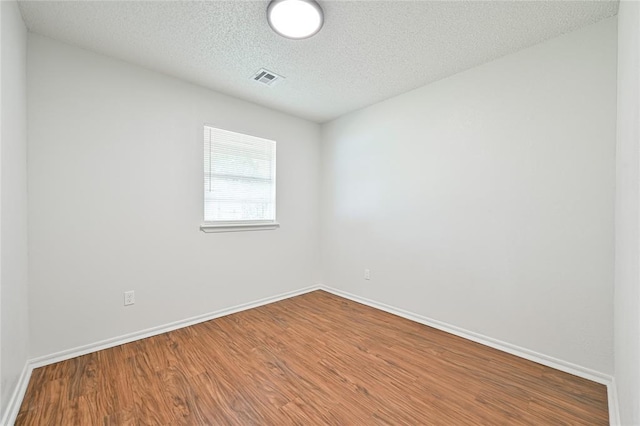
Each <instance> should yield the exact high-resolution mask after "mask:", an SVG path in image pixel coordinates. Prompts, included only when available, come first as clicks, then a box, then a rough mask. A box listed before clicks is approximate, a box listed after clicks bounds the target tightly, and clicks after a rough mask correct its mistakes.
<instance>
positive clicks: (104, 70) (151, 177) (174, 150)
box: [28, 34, 320, 356]
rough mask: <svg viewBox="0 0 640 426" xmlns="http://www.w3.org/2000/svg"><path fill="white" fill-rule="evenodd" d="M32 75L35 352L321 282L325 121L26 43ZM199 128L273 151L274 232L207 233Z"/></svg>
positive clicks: (40, 41) (40, 42)
mask: <svg viewBox="0 0 640 426" xmlns="http://www.w3.org/2000/svg"><path fill="white" fill-rule="evenodd" d="M28 71H29V73H28V89H29V92H28V93H29V97H28V101H29V106H28V111H29V116H28V117H29V132H30V135H29V220H30V223H29V225H30V240H29V244H30V293H29V295H30V302H31V331H32V333H31V339H32V340H31V343H32V346H31V348H32V349H31V355H32V356H42V355H47V354H51V353H54V352H57V351H61V350H65V349H69V348H74V347H77V346H79V345H84V344H90V343H93V342H96V341H100V340H103V339H107V338H112V337H117V336H121V335H123V334H126V333H131V332H135V331H139V330H143V329H146V328H150V327H154V326H159V325H163V324H166V323H169V322H172V321H177V320H180V319H185V318H189V317H192V316H196V315H200V314H205V313H208V312H212V311H217V310H220V309H223V308H226V307H231V306H235V305H238V304H241V303H245V302H251V301H254V300H258V299H261V298H264V297H268V296H274V295H277V294H279V293H283V292H286V291H290V290H295V289H299V288H303V287H307V286H309V285H313V284H315V283H317V281H318V272H317V270H318V263H319V262H318V251H319V248H318V211H319V209H318V198H319V197H318V188H319V184H318V170H319V160H318V158H319V145H318V143H319V132H320V129H319V126H318V125H317V124H315V123H311V122H308V121H305V120H302V119H299V118H294V117H291V116H288V115H285V114H283V113H278V112H274V111H272V110H269V109H267V108H264V107H260V106H257V105H254V104H250V103H247V102H244V101H239V100H237V99H234V98H231V97H228V96H224V95H221V94H219V93H216V92H212V91H210V90H206V89H203V88H201V87H197V86H194V85H190V84H187V83H185V82H182V81H180V80H177V79H174V78H170V77H167V76H164V75H161V74H157V73H154V72H151V71H148V70H145V69H142V68H139V67H136V66H133V65H130V64H127V63H124V62H120V61H117V60H114V59H111V58H108V57H106V56H101V55H98V54H94V53H91V52H88V51H84V50H81V49H79V48H75V47H72V46H69V45H65V44H62V43H59V42H56V41H53V40H51V39H47V38H43V37H41V36H37V35H32V34H30V35H29V62H28ZM256 90H270V89H269V88H267V87H262V86H256ZM205 123H206V124H209V125H213V126H216V127H220V128H223V129H226V130H232V131H236V132H243V133H247V134H251V135H255V136H259V137H264V138H268V139H273V140H275V141H276V142H277V160H278V169H277V220H278V221H279V222H280V224H281V227H280V229H277V230H270V231H251V232H230V233H216V234H205V233H203V232H201V231H200V230H199V225H200V224H201V222H202V220H203V181H204V180H203V125H204V124H205ZM127 290H134V291H135V300H136V302H135V305H132V306H127V307H125V306H123V292H124V291H127Z"/></svg>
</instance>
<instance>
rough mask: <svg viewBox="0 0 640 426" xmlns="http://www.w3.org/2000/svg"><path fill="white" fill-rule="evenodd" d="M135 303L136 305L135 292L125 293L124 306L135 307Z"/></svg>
mask: <svg viewBox="0 0 640 426" xmlns="http://www.w3.org/2000/svg"><path fill="white" fill-rule="evenodd" d="M134 303H136V295H135V293H134V292H133V290H131V291H125V292H124V306H127V305H133V304H134Z"/></svg>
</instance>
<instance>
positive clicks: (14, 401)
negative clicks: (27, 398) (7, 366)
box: [0, 361, 33, 426]
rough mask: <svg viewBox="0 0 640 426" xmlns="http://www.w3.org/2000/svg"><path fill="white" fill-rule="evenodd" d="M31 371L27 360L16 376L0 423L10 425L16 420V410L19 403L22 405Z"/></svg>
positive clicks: (5, 425)
mask: <svg viewBox="0 0 640 426" xmlns="http://www.w3.org/2000/svg"><path fill="white" fill-rule="evenodd" d="M32 371H33V367H32V366H31V365H30V363H29V361H27V362H26V363H25V364H24V368H23V369H22V372H21V373H20V377H19V378H18V383H17V384H16V387H15V389H14V390H13V393H12V394H11V399H9V405H7V410H6V411H5V413H4V416H2V420H0V425H4V426H7V425H12V424H14V423H15V422H16V417H18V412H19V411H20V405H22V400H23V399H24V394H25V392H27V385H28V384H29V379H30V378H31V372H32Z"/></svg>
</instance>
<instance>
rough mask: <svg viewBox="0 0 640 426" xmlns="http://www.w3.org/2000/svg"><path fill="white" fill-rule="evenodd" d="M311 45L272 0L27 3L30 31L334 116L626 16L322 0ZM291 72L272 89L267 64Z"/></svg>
mask: <svg viewBox="0 0 640 426" xmlns="http://www.w3.org/2000/svg"><path fill="white" fill-rule="evenodd" d="M320 3H321V5H322V7H323V9H324V11H325V24H324V27H323V28H322V30H321V31H320V33H318V34H317V35H316V36H314V37H312V38H309V39H306V40H288V39H284V38H282V37H280V36H278V35H277V34H275V33H274V32H273V31H272V30H271V29H270V28H269V26H268V24H267V21H266V7H267V4H268V0H265V1H207V2H201V1H200V2H196V1H179V2H167V1H129V2H119V1H44V2H39V1H21V2H20V8H21V11H22V15H23V17H24V20H25V22H26V24H27V26H28V28H29V29H30V30H31V31H33V32H35V33H39V34H42V35H45V36H48V37H51V38H54V39H58V40H61V41H64V42H67V43H70V44H74V45H78V46H81V47H83V48H86V49H89V50H92V51H95V52H99V53H103V54H106V55H109V56H113V57H116V58H120V59H123V60H126V61H129V62H131V63H135V64H139V65H142V66H144V67H146V68H149V69H152V70H156V71H160V72H163V73H166V74H170V75H173V76H175V77H179V78H181V79H183V80H186V81H190V82H193V83H196V84H199V85H202V86H205V87H209V88H211V89H214V90H217V91H220V92H223V93H226V94H229V95H232V96H235V97H238V98H242V99H246V100H249V101H253V102H256V103H259V104H262V105H265V106H268V107H271V108H274V109H278V110H281V111H284V112H287V113H290V114H293V115H297V116H300V117H304V118H307V119H310V120H313V121H317V122H324V121H327V120H330V119H332V118H335V117H338V116H340V115H342V114H344V113H347V112H350V111H353V110H355V109H358V108H362V107H365V106H367V105H370V104H372V103H375V102H378V101H380V100H383V99H386V98H389V97H391V96H394V95H397V94H399V93H403V92H406V91H408V90H410V89H413V88H416V87H419V86H422V85H424V84H426V83H429V82H432V81H435V80H438V79H441V78H444V77H446V76H449V75H451V74H454V73H457V72H460V71H462V70H465V69H468V68H470V67H473V66H475V65H478V64H481V63H483V62H487V61H490V60H492V59H495V58H498V57H500V56H502V55H505V54H508V53H511V52H515V51H517V50H520V49H522V48H525V47H528V46H531V45H533V44H535V43H539V42H541V41H543V40H546V39H549V38H551V37H555V36H558V35H560V34H563V33H566V32H569V31H572V30H574V29H577V28H579V27H581V26H584V25H588V24H591V23H594V22H596V21H598V20H600V19H603V18H606V17H609V16H613V15H615V14H616V13H617V9H618V3H617V1H614V2H610V1H557V0H556V1H322V0H320ZM262 67H264V68H267V69H269V70H271V71H274V72H276V73H278V74H280V75H283V76H285V77H286V80H284V81H283V82H282V83H280V84H278V85H276V86H274V87H267V86H263V85H260V84H259V83H256V82H254V81H252V80H251V76H252V75H253V73H254V72H256V71H257V70H258V69H259V68H262Z"/></svg>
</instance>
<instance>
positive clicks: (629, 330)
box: [614, 1, 640, 425]
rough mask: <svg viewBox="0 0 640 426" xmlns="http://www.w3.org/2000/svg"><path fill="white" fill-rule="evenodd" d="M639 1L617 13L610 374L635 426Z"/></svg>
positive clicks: (639, 297)
mask: <svg viewBox="0 0 640 426" xmlns="http://www.w3.org/2000/svg"><path fill="white" fill-rule="evenodd" d="M639 145H640V3H637V2H631V1H622V2H620V9H619V12H618V142H617V147H616V150H617V152H616V244H615V251H616V282H615V319H614V330H615V332H614V334H615V346H614V348H615V351H614V352H615V376H616V385H617V389H618V401H619V405H620V419H621V423H622V424H624V425H632V424H633V425H640V269H639V268H638V261H639V260H640V258H639V256H640V235H639V234H638V232H639V231H640V229H639V227H638V224H639V223H638V222H639V220H640V216H639V214H640V210H639V209H638V200H639V197H640V182H639V179H640V174H639V173H638V166H639V164H638V163H639V162H640V150H639Z"/></svg>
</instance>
